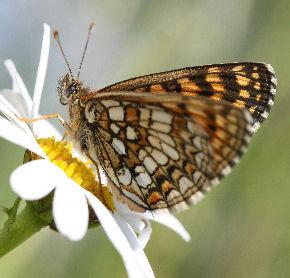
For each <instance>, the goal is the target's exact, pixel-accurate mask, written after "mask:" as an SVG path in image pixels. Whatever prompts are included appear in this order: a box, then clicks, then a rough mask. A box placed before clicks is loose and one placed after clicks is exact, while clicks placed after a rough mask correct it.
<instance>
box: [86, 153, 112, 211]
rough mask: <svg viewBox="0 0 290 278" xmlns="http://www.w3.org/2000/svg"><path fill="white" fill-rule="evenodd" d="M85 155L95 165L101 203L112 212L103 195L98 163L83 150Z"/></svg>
mask: <svg viewBox="0 0 290 278" xmlns="http://www.w3.org/2000/svg"><path fill="white" fill-rule="evenodd" d="M85 155H86V156H87V158H89V159H90V160H91V161H92V162H93V164H94V165H95V167H96V170H97V175H98V180H99V190H100V194H101V199H102V200H101V201H102V203H103V204H104V205H105V207H106V208H107V209H109V210H110V211H111V212H114V211H113V210H112V209H111V208H110V206H109V205H108V204H107V202H106V199H105V196H104V192H103V187H102V183H101V175H100V171H99V166H98V163H97V162H96V161H95V160H94V159H93V158H92V157H91V156H90V155H89V154H88V153H87V152H85Z"/></svg>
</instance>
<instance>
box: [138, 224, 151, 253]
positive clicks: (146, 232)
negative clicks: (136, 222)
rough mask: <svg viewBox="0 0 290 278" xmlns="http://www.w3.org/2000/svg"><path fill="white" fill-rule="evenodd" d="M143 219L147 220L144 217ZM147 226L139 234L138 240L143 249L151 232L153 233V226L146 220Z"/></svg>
mask: <svg viewBox="0 0 290 278" xmlns="http://www.w3.org/2000/svg"><path fill="white" fill-rule="evenodd" d="M143 221H146V220H145V219H143ZM146 224H147V225H146V226H145V228H144V229H143V230H141V231H140V232H139V236H138V241H139V244H140V246H141V248H142V249H144V248H145V247H146V245H147V243H148V241H149V239H150V236H151V233H152V228H151V224H150V222H149V221H148V220H147V221H146Z"/></svg>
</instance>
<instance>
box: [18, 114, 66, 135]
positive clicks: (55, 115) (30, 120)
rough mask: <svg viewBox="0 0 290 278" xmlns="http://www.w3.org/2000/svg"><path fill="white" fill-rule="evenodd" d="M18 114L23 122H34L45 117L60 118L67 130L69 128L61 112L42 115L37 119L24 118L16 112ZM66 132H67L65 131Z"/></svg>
mask: <svg viewBox="0 0 290 278" xmlns="http://www.w3.org/2000/svg"><path fill="white" fill-rule="evenodd" d="M14 115H15V116H16V118H17V119H18V120H20V121H22V122H26V123H33V122H37V121H40V120H45V119H50V118H58V120H59V121H60V123H61V124H62V125H63V126H64V128H65V129H66V130H69V125H68V124H67V123H66V122H65V120H64V119H63V118H62V117H61V116H60V114H58V113H56V114H50V115H46V116H42V117H39V118H35V119H24V118H21V117H19V116H18V115H16V114H14ZM65 134H66V133H65Z"/></svg>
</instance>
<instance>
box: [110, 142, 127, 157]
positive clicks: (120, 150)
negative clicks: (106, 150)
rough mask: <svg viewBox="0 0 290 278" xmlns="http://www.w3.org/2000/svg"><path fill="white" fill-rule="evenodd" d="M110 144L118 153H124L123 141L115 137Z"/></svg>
mask: <svg viewBox="0 0 290 278" xmlns="http://www.w3.org/2000/svg"><path fill="white" fill-rule="evenodd" d="M112 146H113V148H114V149H115V151H116V152H117V153H118V154H126V149H125V146H124V143H123V142H122V141H120V140H119V139H117V138H114V139H113V141H112Z"/></svg>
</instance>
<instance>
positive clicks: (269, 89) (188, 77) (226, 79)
mask: <svg viewBox="0 0 290 278" xmlns="http://www.w3.org/2000/svg"><path fill="white" fill-rule="evenodd" d="M276 84H277V81H276V77H275V73H274V70H273V68H272V67H271V66H270V65H268V64H264V63H248V62H245V63H229V64H216V65H205V66H197V67H188V68H183V69H179V70H173V71H167V72H161V73H156V74H149V75H145V76H140V77H136V78H132V79H129V80H125V81H122V82H119V83H116V84H113V85H110V86H108V87H105V88H104V89H101V90H100V91H99V92H112V91H134V92H140V93H141V92H151V93H158V94H160V93H163V94H166V93H176V94H183V95H190V96H205V97H209V98H211V99H214V100H217V101H219V100H225V101H228V102H230V103H232V104H233V105H235V106H237V107H241V108H244V107H245V108H246V109H247V110H248V111H249V112H250V113H251V115H252V118H253V123H252V124H253V127H252V132H253V133H254V132H256V131H257V130H258V128H259V127H260V124H261V123H262V122H263V121H264V119H265V118H267V117H268V114H269V110H270V108H271V107H272V106H273V103H274V95H275V92H276Z"/></svg>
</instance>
